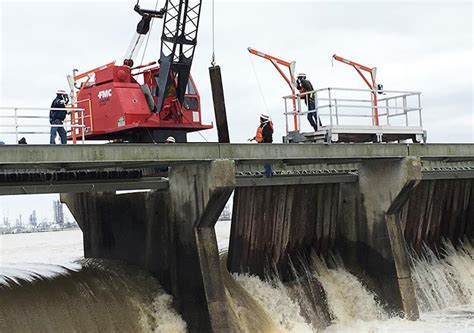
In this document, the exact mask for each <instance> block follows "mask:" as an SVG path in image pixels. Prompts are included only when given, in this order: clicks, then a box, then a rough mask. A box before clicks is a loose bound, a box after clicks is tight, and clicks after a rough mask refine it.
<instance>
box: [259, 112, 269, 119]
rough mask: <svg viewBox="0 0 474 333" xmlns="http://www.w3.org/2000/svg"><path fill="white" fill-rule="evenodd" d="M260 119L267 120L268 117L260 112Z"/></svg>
mask: <svg viewBox="0 0 474 333" xmlns="http://www.w3.org/2000/svg"><path fill="white" fill-rule="evenodd" d="M260 119H262V120H263V121H265V120H269V119H270V117H269V116H267V115H266V114H263V113H262V114H261V115H260Z"/></svg>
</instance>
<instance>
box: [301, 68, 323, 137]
mask: <svg viewBox="0 0 474 333" xmlns="http://www.w3.org/2000/svg"><path fill="white" fill-rule="evenodd" d="M296 88H297V89H298V90H299V92H300V93H301V94H303V93H305V92H309V91H314V88H313V85H312V84H311V81H309V80H307V79H306V74H304V73H299V74H298V76H297V79H296ZM303 97H304V102H305V104H306V105H307V106H308V116H307V118H308V121H309V123H310V124H311V126H312V127H313V128H314V130H315V131H316V132H317V131H318V129H319V128H318V124H319V126H322V124H321V120H320V119H319V117H318V111H317V110H316V100H315V98H314V93H310V94H306V95H304V96H303Z"/></svg>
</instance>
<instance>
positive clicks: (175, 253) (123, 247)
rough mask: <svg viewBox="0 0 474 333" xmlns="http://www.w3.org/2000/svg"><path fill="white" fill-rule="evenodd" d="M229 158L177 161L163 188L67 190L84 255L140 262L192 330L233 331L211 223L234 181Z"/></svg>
mask: <svg viewBox="0 0 474 333" xmlns="http://www.w3.org/2000/svg"><path fill="white" fill-rule="evenodd" d="M234 174H235V167H234V162H233V161H230V160H216V161H213V162H203V163H200V164H194V165H176V166H174V167H173V168H172V169H171V170H170V173H169V183H170V190H169V191H153V192H149V193H128V194H119V195H116V194H115V193H68V194H62V195H61V199H62V201H63V202H65V203H66V204H67V205H68V207H69V209H70V210H71V212H72V213H73V215H74V217H75V218H76V220H77V221H78V223H79V225H80V226H81V229H82V230H83V232H84V255H85V257H90V258H114V259H121V260H125V261H127V262H129V263H132V264H135V265H139V266H141V267H145V268H146V269H148V270H150V271H151V272H152V273H154V274H155V275H156V276H157V277H158V278H159V280H160V283H161V284H162V285H163V287H164V288H165V289H166V290H167V291H168V292H169V293H171V294H172V295H173V296H174V299H175V305H176V307H177V309H178V310H179V311H180V312H181V313H182V315H183V317H184V319H185V320H186V322H187V323H188V329H189V330H190V331H192V332H206V331H213V332H232V331H234V330H236V329H235V320H233V317H232V314H231V313H230V312H229V307H228V306H227V300H226V296H225V290H224V284H223V281H222V274H221V271H220V262H219V253H218V248H217V241H216V235H215V232H214V225H215V223H216V221H217V219H218V217H219V214H220V213H221V211H222V209H223V208H224V206H225V204H226V203H227V201H228V199H229V197H230V195H231V194H232V191H233V190H234V187H235V176H234Z"/></svg>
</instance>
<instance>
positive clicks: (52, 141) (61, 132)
mask: <svg viewBox="0 0 474 333" xmlns="http://www.w3.org/2000/svg"><path fill="white" fill-rule="evenodd" d="M54 125H59V124H54ZM56 132H57V133H58V134H59V137H60V138H61V144H62V145H65V144H66V142H67V140H66V130H65V129H64V127H51V136H50V138H49V143H50V144H52V145H54V144H56V141H55V139H56Z"/></svg>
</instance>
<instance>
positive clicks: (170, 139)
mask: <svg viewBox="0 0 474 333" xmlns="http://www.w3.org/2000/svg"><path fill="white" fill-rule="evenodd" d="M165 143H176V139H175V138H174V137H172V136H169V137H167V138H166V140H165Z"/></svg>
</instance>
